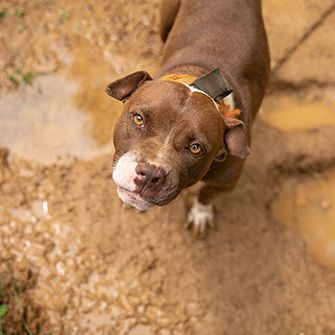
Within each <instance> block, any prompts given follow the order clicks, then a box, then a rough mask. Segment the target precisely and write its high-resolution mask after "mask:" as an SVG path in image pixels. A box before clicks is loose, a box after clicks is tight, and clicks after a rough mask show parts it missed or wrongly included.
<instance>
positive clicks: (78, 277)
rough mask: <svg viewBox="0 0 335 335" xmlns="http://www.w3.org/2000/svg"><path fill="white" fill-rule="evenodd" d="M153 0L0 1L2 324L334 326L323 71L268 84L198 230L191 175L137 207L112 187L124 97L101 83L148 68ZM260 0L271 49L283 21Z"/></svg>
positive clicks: (139, 331)
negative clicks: (234, 178) (231, 183)
mask: <svg viewBox="0 0 335 335" xmlns="http://www.w3.org/2000/svg"><path fill="white" fill-rule="evenodd" d="M299 4H300V5H301V6H302V7H303V8H304V11H307V12H308V13H309V15H310V17H311V18H314V17H315V16H317V13H321V12H322V8H320V6H321V5H320V4H319V2H317V1H306V3H303V1H300V2H297V3H295V4H294V6H293V5H292V6H293V7H292V13H293V12H294V11H296V12H299V11H300V10H301V8H300V7H299ZM158 5H159V2H158V1H156V0H155V1H132V2H125V1H121V0H117V1H99V2H96V3H89V2H76V3H75V2H69V1H62V0H57V1H52V2H51V1H31V2H24V1H10V2H9V1H8V2H5V3H2V4H1V6H0V9H1V13H3V14H1V17H0V27H1V29H0V45H1V46H2V47H1V48H0V56H1V57H0V59H1V61H0V67H1V69H2V71H1V73H0V81H1V89H0V94H1V96H0V147H1V149H0V241H1V244H0V248H1V249H0V305H4V304H6V305H7V306H8V312H7V313H6V315H5V316H4V317H3V318H2V319H1V327H2V329H3V332H4V333H5V334H6V335H7V334H52V335H58V334H62V335H63V334H66V335H67V334H69V335H70V334H73V335H75V334H111V335H114V334H116V335H151V334H158V335H186V334H190V335H196V334H213V335H214V334H218V335H223V334H229V335H234V334H236V335H240V334H255V335H256V334H257V335H263V334H279V335H287V334H292V335H293V334H300V335H302V334H304V335H309V334H310V335H331V334H334V333H335V317H334V316H335V261H334V259H335V230H334V225H335V213H334V208H335V195H334V188H335V177H334V176H335V172H334V171H335V170H334V168H335V151H334V147H335V136H334V133H335V124H334V115H335V110H334V96H335V90H334V88H333V86H332V85H329V86H328V85H327V84H326V83H325V84H324V85H323V87H322V90H320V88H319V87H317V86H313V85H311V86H308V87H307V86H306V85H302V86H303V88H301V89H299V88H297V89H292V87H290V88H289V89H287V88H284V89H275V90H272V91H271V93H269V94H268V96H267V97H266V100H265V102H264V105H263V108H262V112H261V113H260V116H259V118H258V119H257V120H256V123H255V127H254V132H253V146H252V153H251V156H250V158H249V159H248V162H247V164H246V168H245V171H244V174H243V176H242V178H241V180H240V182H239V184H238V186H237V188H236V189H235V190H234V191H233V192H232V193H231V194H227V195H224V196H222V197H220V198H219V199H218V200H217V203H216V226H215V228H214V229H211V230H210V231H209V233H208V235H207V237H206V238H204V239H198V238H196V237H195V236H193V234H192V232H190V231H187V230H185V229H184V228H183V225H184V222H185V219H186V217H187V204H189V202H190V200H191V199H192V196H193V195H194V193H195V191H196V188H194V189H190V190H186V191H184V192H183V193H182V194H181V195H180V196H179V197H178V198H177V199H176V200H174V201H173V202H172V203H171V204H169V205H168V206H166V207H160V208H153V209H151V210H149V211H147V212H145V213H139V212H136V211H135V210H133V209H130V208H127V207H124V206H123V205H122V203H121V202H120V200H119V199H118V197H117V195H116V192H115V186H114V185H113V182H112V180H111V177H110V173H111V158H112V154H113V146H112V144H111V143H110V140H111V138H112V133H113V125H114V123H115V120H116V118H117V116H118V115H119V113H120V110H121V108H122V105H121V104H120V103H118V102H114V101H112V100H111V99H110V98H109V97H107V96H106V95H105V93H104V87H105V86H106V85H107V84H108V83H109V82H110V81H112V80H114V79H116V78H117V77H119V76H122V75H125V74H127V73H129V72H131V71H135V70H139V69H145V70H148V71H149V72H151V73H153V72H154V71H155V70H156V69H157V68H158V67H159V60H160V57H161V54H162V49H163V46H162V44H161V42H160V40H159V36H158V19H159V18H158ZM264 6H265V11H264V12H265V19H266V23H267V25H268V30H269V32H270V33H269V35H270V37H272V39H271V43H270V45H271V48H272V49H273V50H278V52H277V53H276V54H275V57H274V59H278V58H280V57H279V56H280V55H279V53H280V52H281V50H282V49H283V46H282V45H281V44H280V43H281V41H282V35H283V34H285V29H283V24H281V25H280V27H279V22H282V23H283V22H286V21H285V20H287V19H285V15H284V14H280V15H282V21H280V15H277V16H276V14H275V13H276V12H278V13H282V10H283V8H282V7H278V5H276V4H274V2H273V1H264ZM297 6H298V7H299V8H298V7H297ZM296 7H297V8H296ZM321 7H322V6H321ZM285 12H286V10H285ZM292 13H291V14H290V15H291V16H294V15H293V14H292ZM308 17H309V16H308ZM301 25H302V26H305V21H304V20H302V21H301ZM290 29H291V28H290V27H288V28H287V36H288V37H289V38H291V37H292V31H291V30H290ZM276 36H278V38H277V39H276ZM327 38H328V36H327V35H325V36H324V39H325V40H327ZM321 42H322V41H321V40H320V43H321ZM320 66H321V67H322V64H320ZM285 76H287V73H286V74H285ZM321 80H322V78H321ZM295 85H296V84H295Z"/></svg>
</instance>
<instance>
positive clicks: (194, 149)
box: [189, 143, 203, 155]
mask: <svg viewBox="0 0 335 335" xmlns="http://www.w3.org/2000/svg"><path fill="white" fill-rule="evenodd" d="M189 150H190V151H191V153H192V154H194V155H197V154H200V153H201V152H202V151H203V149H202V147H201V145H200V144H198V143H192V144H191V145H190V147H189Z"/></svg>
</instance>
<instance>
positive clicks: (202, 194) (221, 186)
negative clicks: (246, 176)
mask: <svg viewBox="0 0 335 335" xmlns="http://www.w3.org/2000/svg"><path fill="white" fill-rule="evenodd" d="M244 161H245V160H242V159H238V158H236V157H229V158H228V159H227V161H225V162H224V163H223V164H215V165H213V167H212V168H211V170H210V171H209V172H208V174H207V175H206V176H205V178H204V179H203V185H202V186H201V188H200V190H199V192H198V195H197V197H196V198H195V199H194V202H193V206H192V208H191V209H190V211H189V213H188V218H187V223H186V228H192V230H193V231H194V232H195V234H196V235H198V236H204V235H205V233H206V230H207V228H211V227H213V226H214V207H213V203H214V200H215V198H217V197H218V196H219V195H220V194H224V193H228V192H230V191H232V190H233V189H234V188H235V185H236V183H237V181H238V178H239V176H240V175H241V173H242V170H243V166H244Z"/></svg>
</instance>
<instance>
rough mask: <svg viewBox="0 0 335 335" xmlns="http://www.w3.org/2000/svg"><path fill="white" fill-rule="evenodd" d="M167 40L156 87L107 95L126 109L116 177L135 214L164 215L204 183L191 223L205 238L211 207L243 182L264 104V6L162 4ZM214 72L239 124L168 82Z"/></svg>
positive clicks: (205, 97)
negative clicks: (157, 209)
mask: <svg viewBox="0 0 335 335" xmlns="http://www.w3.org/2000/svg"><path fill="white" fill-rule="evenodd" d="M161 35H162V38H163V40H165V41H166V44H165V49H164V57H163V64H162V67H161V69H160V71H159V73H158V74H157V76H156V78H155V80H152V78H151V77H150V76H149V75H148V74H147V73H146V72H143V71H141V72H136V73H134V74H131V75H129V76H127V77H125V78H122V79H119V80H117V81H116V82H113V83H111V84H110V85H109V86H108V88H107V92H108V94H110V95H111V96H113V97H114V98H117V99H119V100H122V101H124V107H125V110H124V113H123V115H122V116H121V118H120V120H119V122H118V124H117V126H116V129H115V133H114V143H115V148H116V153H115V159H114V162H115V168H114V173H113V177H114V180H115V181H116V183H117V184H118V186H119V195H120V197H121V198H122V199H123V200H124V201H125V202H128V203H130V204H132V205H134V206H135V207H137V208H139V209H146V208H148V207H150V206H151V205H164V204H166V203H168V202H169V201H171V200H172V199H173V198H175V197H176V196H177V194H178V193H179V192H180V191H181V189H183V188H185V187H188V186H190V185H192V184H194V183H195V182H197V181H199V180H202V181H204V182H205V184H204V186H203V187H202V188H201V190H200V193H199V196H198V200H197V202H196V203H195V205H194V207H193V209H192V211H191V213H190V216H189V221H190V222H192V223H193V225H194V227H195V228H196V230H197V231H199V232H203V231H204V229H205V227H206V224H209V225H210V224H211V221H212V219H213V213H212V201H213V199H214V198H215V196H216V195H217V194H219V193H221V192H225V191H229V190H231V189H233V188H234V186H235V184H236V182H237V180H238V178H239V176H240V174H241V172H242V169H243V165H244V161H245V158H246V156H247V153H248V147H249V145H250V130H251V125H252V122H253V120H254V118H255V116H256V113H257V111H258V109H259V107H260V104H261V102H262V99H263V96H264V92H265V87H266V83H267V80H268V75H269V51H268V45H267V39H266V35H265V31H264V26H263V20H262V15H261V2H260V0H211V1H202V0H181V1H177V0H174V1H172V0H166V1H163V2H162V6H161ZM215 68H219V69H220V72H221V74H222V75H223V77H224V79H225V81H227V82H228V84H229V86H231V87H232V89H233V94H230V95H229V96H227V97H225V99H223V100H222V101H223V102H224V104H226V105H230V106H229V108H228V109H229V110H234V109H235V108H238V109H239V110H240V111H241V114H240V115H239V116H238V118H236V117H230V116H229V113H228V114H224V115H223V114H222V113H221V114H220V111H221V109H220V106H219V102H218V101H214V99H212V98H211V97H210V96H209V94H207V93H206V92H202V91H201V90H198V89H193V88H192V87H193V86H189V85H187V84H186V83H185V82H184V83H183V81H182V80H181V81H180V80H172V81H171V77H172V78H173V76H177V77H178V76H179V77H180V75H186V76H192V78H199V77H201V76H204V75H205V74H206V73H208V72H209V71H211V70H213V69H215ZM169 75H170V77H169ZM181 77H182V76H181ZM218 106H219V107H218ZM199 148H200V149H199ZM199 150H200V151H199ZM222 157H224V158H225V159H224V160H223V159H221V158H222Z"/></svg>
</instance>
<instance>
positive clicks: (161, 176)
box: [135, 163, 166, 192]
mask: <svg viewBox="0 0 335 335" xmlns="http://www.w3.org/2000/svg"><path fill="white" fill-rule="evenodd" d="M136 173H137V177H136V179H135V183H136V185H137V186H138V187H139V188H140V189H139V190H138V191H139V192H142V190H144V189H148V190H154V189H156V188H158V187H160V186H161V185H162V184H163V183H164V180H165V177H166V173H165V171H164V170H163V169H162V168H161V167H157V166H155V165H152V164H148V163H141V164H138V165H137V167H136Z"/></svg>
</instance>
